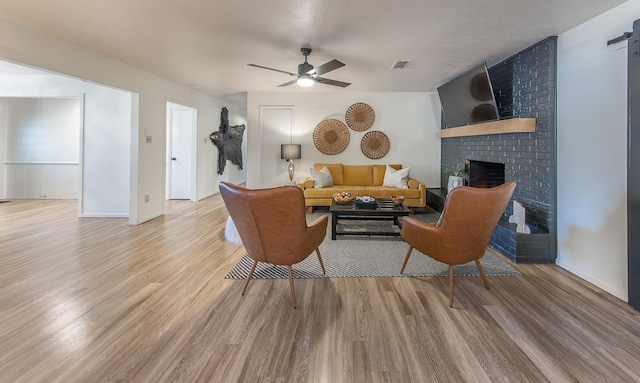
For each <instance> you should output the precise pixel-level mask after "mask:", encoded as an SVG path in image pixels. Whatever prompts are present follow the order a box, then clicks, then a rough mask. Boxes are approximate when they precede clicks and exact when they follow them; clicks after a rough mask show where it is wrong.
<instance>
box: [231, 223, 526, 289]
mask: <svg viewBox="0 0 640 383" xmlns="http://www.w3.org/2000/svg"><path fill="white" fill-rule="evenodd" d="M318 216H319V214H309V215H308V217H307V219H308V221H311V220H313V219H315V218H317V217H318ZM413 217H414V218H418V219H420V220H422V221H425V222H433V221H435V220H437V218H438V217H437V215H435V214H416V215H414V216H413ZM329 220H331V218H330V217H329ZM339 224H340V222H339ZM386 224H387V223H386V222H380V221H366V222H363V223H360V224H358V225H353V223H349V225H346V224H345V227H344V228H343V229H346V228H347V226H349V229H351V230H356V231H359V230H367V231H370V230H375V228H373V227H375V226H376V225H386ZM372 228H373V229H372ZM408 249H409V245H408V244H407V243H406V242H404V241H403V240H402V239H401V238H400V237H368V236H367V237H364V236H363V237H357V236H349V235H344V236H338V239H336V240H333V241H332V240H331V222H329V226H328V227H327V237H326V238H325V240H324V242H322V244H321V245H320V254H322V260H323V261H324V265H325V269H326V274H322V269H321V268H320V263H319V262H318V257H317V256H316V254H315V252H313V253H312V254H311V255H310V256H309V257H307V259H305V260H304V261H302V262H300V263H297V264H295V265H293V276H294V278H363V277H408V276H409V277H411V276H412V277H428V276H447V275H448V272H449V269H448V265H446V264H444V263H440V262H438V261H435V260H433V259H431V258H429V257H427V256H425V255H423V254H422V253H420V252H419V251H417V250H413V253H412V255H411V257H410V258H409V262H408V263H407V267H406V268H405V272H404V274H400V268H401V267H402V262H403V261H404V257H405V255H406V253H407V250H408ZM480 263H481V264H482V267H483V268H484V272H485V274H486V275H488V276H517V275H522V274H521V273H520V272H519V271H518V270H517V269H516V268H515V267H513V266H511V265H510V264H509V263H507V262H505V261H504V260H502V259H501V258H500V257H499V256H497V255H495V254H494V253H493V252H491V251H489V250H487V251H486V252H485V254H484V256H483V257H482V258H481V259H480ZM252 265H253V260H252V259H251V258H249V256H248V255H246V254H245V255H244V256H243V257H242V258H241V259H240V261H239V262H238V263H237V264H236V265H235V266H234V267H233V268H232V269H231V271H229V273H228V274H227V275H226V276H225V278H226V279H246V278H247V276H248V275H249V271H250V270H251V266H252ZM454 275H456V276H480V272H479V271H478V268H477V267H476V264H475V262H470V263H467V264H464V265H459V266H454ZM253 278H255V279H275V278H288V274H287V267H286V266H276V265H271V264H267V263H262V262H260V263H258V266H257V267H256V270H255V272H254V274H253Z"/></svg>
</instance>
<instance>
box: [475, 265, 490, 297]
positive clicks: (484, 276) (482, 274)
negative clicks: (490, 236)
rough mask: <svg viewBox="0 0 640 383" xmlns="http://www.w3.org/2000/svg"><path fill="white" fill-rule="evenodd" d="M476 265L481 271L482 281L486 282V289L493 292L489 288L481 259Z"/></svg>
mask: <svg viewBox="0 0 640 383" xmlns="http://www.w3.org/2000/svg"><path fill="white" fill-rule="evenodd" d="M476 265H477V266H478V270H480V275H481V276H482V280H483V281H484V287H486V288H487V290H491V289H490V288H489V281H488V280H487V276H486V275H484V269H483V268H482V265H481V264H480V260H479V259H476Z"/></svg>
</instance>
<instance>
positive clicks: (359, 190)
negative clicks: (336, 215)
mask: <svg viewBox="0 0 640 383" xmlns="http://www.w3.org/2000/svg"><path fill="white" fill-rule="evenodd" d="M325 166H326V167H327V169H329V172H330V173H331V177H332V178H333V186H329V187H325V188H319V189H318V188H314V187H313V179H312V178H311V177H307V178H305V179H303V180H302V181H300V182H299V183H298V187H300V188H301V189H302V191H303V192H304V204H305V206H306V207H307V212H308V213H311V211H312V210H313V207H314V206H331V201H332V199H333V195H334V194H335V193H337V192H349V193H350V194H351V195H352V196H354V197H355V196H365V195H368V196H372V197H374V198H381V197H393V196H399V195H402V196H404V197H405V200H404V204H405V206H407V207H409V208H411V212H412V214H413V213H414V212H415V208H416V207H424V206H425V205H426V202H427V188H426V186H425V184H424V183H422V182H420V181H418V180H415V179H413V178H409V181H408V183H407V185H408V186H409V188H408V189H400V188H391V187H385V186H382V183H383V181H384V174H385V171H386V165H343V164H320V163H316V164H313V168H314V169H315V170H320V169H322V168H323V167H325ZM389 166H391V167H392V168H394V169H396V170H399V169H402V165H399V164H395V165H389Z"/></svg>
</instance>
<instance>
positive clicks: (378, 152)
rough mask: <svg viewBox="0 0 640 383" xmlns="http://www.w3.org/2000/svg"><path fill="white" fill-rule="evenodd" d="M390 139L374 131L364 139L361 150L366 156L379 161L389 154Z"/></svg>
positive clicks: (361, 142)
mask: <svg viewBox="0 0 640 383" xmlns="http://www.w3.org/2000/svg"><path fill="white" fill-rule="evenodd" d="M389 146H390V143H389V137H387V135H386V134H384V133H382V132H380V131H378V130H373V131H371V132H369V133H367V134H365V135H364V137H362V141H360V149H361V150H362V153H364V155H365V156H367V157H369V158H371V159H373V160H377V159H378V158H382V157H384V156H385V155H386V154H387V153H388V152H389Z"/></svg>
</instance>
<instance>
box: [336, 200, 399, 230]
mask: <svg viewBox="0 0 640 383" xmlns="http://www.w3.org/2000/svg"><path fill="white" fill-rule="evenodd" d="M376 202H377V206H376V207H375V208H358V207H356V203H355V202H348V203H337V202H336V201H335V200H334V201H333V202H331V207H330V208H329V212H330V213H331V239H336V236H338V235H384V236H394V235H395V236H398V235H400V233H398V232H394V231H338V220H350V221H356V220H357V221H364V220H367V221H371V220H385V221H393V223H394V224H395V225H396V226H398V227H399V228H402V223H401V218H402V217H404V216H408V215H409V214H410V213H411V210H410V209H409V208H407V207H406V206H404V205H394V204H393V201H392V200H391V198H376Z"/></svg>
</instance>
